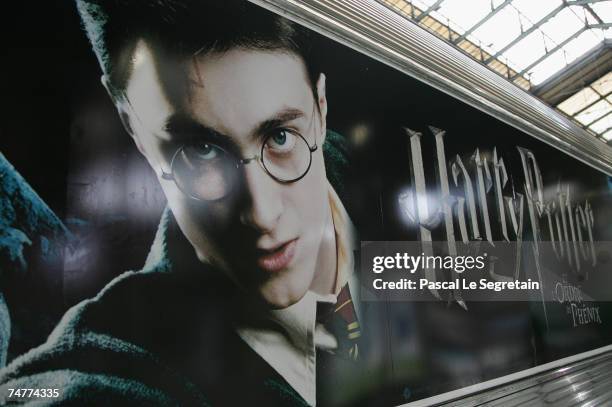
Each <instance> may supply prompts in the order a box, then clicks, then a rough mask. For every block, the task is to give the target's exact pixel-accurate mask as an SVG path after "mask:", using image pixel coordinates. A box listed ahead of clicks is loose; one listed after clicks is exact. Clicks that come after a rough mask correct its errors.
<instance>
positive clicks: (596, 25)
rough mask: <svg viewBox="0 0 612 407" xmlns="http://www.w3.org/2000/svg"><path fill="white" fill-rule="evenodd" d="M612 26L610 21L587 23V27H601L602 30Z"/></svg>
mask: <svg viewBox="0 0 612 407" xmlns="http://www.w3.org/2000/svg"><path fill="white" fill-rule="evenodd" d="M611 27H612V23H601V24H589V26H588V28H601V29H602V30H605V29H608V28H611Z"/></svg>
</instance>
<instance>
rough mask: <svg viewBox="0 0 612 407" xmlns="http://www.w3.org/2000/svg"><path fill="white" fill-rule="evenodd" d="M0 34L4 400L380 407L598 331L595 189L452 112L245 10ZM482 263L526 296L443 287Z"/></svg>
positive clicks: (33, 14)
mask: <svg viewBox="0 0 612 407" xmlns="http://www.w3.org/2000/svg"><path fill="white" fill-rule="evenodd" d="M77 5H78V8H77ZM23 21H28V24H22V22H23ZM2 41H3V45H4V46H3V53H4V58H3V64H2V76H1V79H0V87H1V89H2V93H3V95H4V97H3V99H2V113H1V114H2V121H1V122H0V137H1V138H0V140H1V141H0V153H2V156H0V192H1V195H0V277H1V291H0V294H1V297H0V300H1V301H0V335H1V337H0V339H1V345H2V349H1V350H2V354H0V362H1V363H2V367H4V369H2V370H1V371H0V380H1V387H0V397H1V398H2V400H3V401H2V402H3V403H4V402H7V401H12V402H31V401H34V400H37V401H41V400H42V401H43V402H44V403H48V404H49V405H54V404H53V403H56V404H57V405H62V403H64V404H65V403H69V402H72V403H76V404H81V405H82V404H88V403H93V404H95V403H100V402H102V401H106V402H111V403H112V402H114V403H115V404H116V405H122V403H123V404H125V403H129V404H131V405H140V404H142V405H151V404H153V405H176V404H179V405H208V404H212V405H244V403H246V402H249V403H255V404H262V403H264V404H267V405H309V404H310V405H313V404H317V405H377V406H378V405H389V406H393V405H399V404H402V403H407V402H411V401H415V400H419V399H423V398H426V397H430V396H434V395H438V394H441V393H444V392H447V391H451V390H455V389H459V388H462V387H465V386H468V385H472V384H477V383H481V382H483V381H486V380H490V379H493V378H498V377H502V376H504V375H507V374H510V373H515V372H518V371H521V370H524V369H528V368H531V367H534V366H537V365H541V364H544V363H547V362H551V361H554V360H557V359H559V358H562V357H566V356H570V355H574V354H577V353H580V352H584V351H587V350H592V349H596V348H598V347H601V346H605V345H608V344H610V342H611V339H612V337H611V336H612V335H611V330H610V326H611V325H610V324H611V321H610V318H612V315H611V309H610V306H609V301H610V298H608V296H609V295H611V293H612V290H609V289H608V290H606V287H610V284H611V281H610V272H611V271H612V270H611V268H612V266H611V265H612V259H611V258H610V255H611V253H610V247H611V246H610V241H612V228H611V219H612V213H611V209H610V208H611V207H612V206H611V205H610V203H611V202H612V189H611V184H610V178H609V176H608V175H606V174H604V173H601V172H599V171H597V170H595V169H593V168H591V167H588V166H586V165H584V164H582V163H581V162H579V161H577V160H575V159H573V158H572V157H570V156H568V155H566V154H564V153H561V152H559V151H558V150H556V149H555V148H554V147H553V146H549V145H545V144H544V143H542V142H540V141H538V140H536V139H534V138H533V137H531V136H530V135H527V134H524V133H522V132H520V131H518V130H516V129H514V128H512V127H511V126H508V125H506V124H504V123H502V122H500V121H498V120H496V119H495V118H492V117H490V116H488V115H486V114H484V113H482V112H480V111H479V110H478V109H476V108H473V107H470V106H468V105H466V104H465V103H463V102H461V101H460V100H457V99H454V98H452V97H450V96H448V95H446V94H444V93H442V92H440V91H437V90H435V89H433V88H431V87H429V86H427V85H425V84H423V83H420V82H419V81H417V80H414V79H412V78H410V77H408V76H406V75H404V74H401V73H399V72H397V71H395V70H393V69H391V68H389V67H387V66H385V65H383V64H381V63H379V62H377V61H374V60H372V59H370V58H369V57H367V56H364V55H362V54H360V53H358V52H357V51H354V50H351V49H348V48H347V47H345V46H343V45H340V44H338V43H335V42H333V41H332V40H329V39H327V38H325V37H322V36H320V35H317V34H315V33H312V32H309V31H307V30H306V29H303V28H301V27H299V26H298V25H296V24H294V23H291V22H289V21H288V20H285V19H283V18H282V17H279V16H276V15H274V14H272V13H270V12H268V11H266V10H263V9H261V8H259V7H258V6H255V5H251V4H250V3H246V2H235V1H231V2H225V1H224V2H206V3H205V2H181V3H178V2H174V1H159V2H140V1H137V2H129V3H127V2H123V1H109V2H106V1H83V2H80V1H79V2H77V3H76V4H75V3H73V2H65V3H59V2H57V3H55V4H52V3H51V2H49V4H44V5H42V4H41V5H37V6H36V7H34V9H33V10H32V9H28V8H26V7H25V6H19V7H17V9H16V11H15V15H14V18H11V21H9V22H8V24H7V25H4V26H3V35H2ZM92 44H93V46H92ZM368 245H370V246H368ZM394 245H399V246H394ZM372 248H375V249H373V250H374V251H373V252H372V254H371V256H370V257H364V253H366V251H367V250H372ZM366 249H367V250H366ZM483 252H486V253H487V254H488V255H491V257H495V258H496V259H497V260H491V258H490V257H489V258H488V260H486V261H485V262H483V265H484V267H483V270H480V272H481V273H482V276H481V277H482V278H484V279H485V280H487V281H491V282H513V281H526V280H528V279H531V281H535V282H538V283H539V286H538V287H536V288H534V289H529V290H527V291H520V293H519V294H517V295H516V296H513V297H512V296H511V297H503V295H507V293H506V292H505V291H504V290H505V289H506V288H507V285H506V286H505V287H506V288H504V289H502V290H501V291H495V290H492V291H491V292H488V293H487V295H486V296H484V297H478V298H475V297H471V296H470V295H469V293H467V291H466V288H467V287H466V286H464V285H462V284H460V285H459V286H452V285H444V286H443V285H442V282H452V281H455V279H457V278H459V279H462V278H463V276H467V275H470V274H469V273H471V272H472V270H465V269H464V268H463V265H465V264H467V263H466V261H465V259H464V260H462V261H463V263H462V264H463V265H459V267H458V264H459V263H458V261H457V259H458V257H461V256H464V257H465V256H466V255H469V256H472V257H474V259H475V260H474V262H473V264H476V260H478V256H479V255H481V254H482V253H483ZM368 253H370V252H368ZM398 253H400V254H404V253H405V254H406V256H412V257H411V259H413V260H414V261H416V259H417V258H420V259H422V260H418V261H423V263H425V259H426V257H427V256H431V257H432V258H433V257H435V256H440V261H442V260H443V258H445V257H447V256H449V257H450V258H451V259H452V260H453V262H452V264H451V263H449V264H450V265H449V267H446V266H443V263H437V265H436V262H435V261H433V262H432V265H427V266H423V264H419V265H416V263H410V264H412V265H413V266H414V267H412V268H413V269H414V273H410V272H407V273H406V274H402V271H401V270H400V269H401V268H403V269H404V271H405V270H406V269H409V267H400V266H399V265H400V264H401V262H399V261H397V262H396V261H395V259H396V257H395V255H396V254H398ZM504 256H509V257H507V258H509V259H511V260H504V259H506V257H504ZM376 257H378V258H380V260H376V261H378V262H379V263H378V266H381V267H382V266H384V268H385V271H383V269H382V268H381V269H378V268H375V267H373V266H374V265H375V262H376V261H375V260H373V259H374V258H376ZM383 257H391V258H392V259H391V260H390V261H389V262H388V263H385V260H384V258H383ZM402 259H403V257H402ZM413 260H411V261H413ZM481 260H483V261H484V259H481ZM368 261H373V262H374V263H373V264H369V263H368ZM485 263H486V264H485ZM404 264H408V263H404ZM470 264H472V263H470ZM396 266H397V267H396ZM493 266H494V267H495V268H494V269H493ZM387 269H394V271H389V270H387ZM128 270H133V271H132V272H128V273H127V274H125V272H126V271H128ZM472 275H473V276H475V274H472ZM405 276H406V279H415V281H416V282H418V281H419V279H426V280H427V281H428V282H436V283H439V284H438V285H428V284H424V285H423V286H422V287H417V288H416V289H414V290H412V291H410V290H403V289H402V290H399V289H395V288H390V287H389V286H388V285H387V286H386V288H382V289H379V288H377V286H375V285H374V284H375V283H374V282H373V281H374V280H375V279H377V278H379V279H381V281H382V280H385V281H387V279H388V280H389V281H390V280H393V279H401V278H404V277H405ZM475 281H477V282H478V281H479V279H476V280H475ZM376 284H378V285H379V286H381V284H382V282H379V283H376ZM468 286H469V285H468ZM532 288H533V287H532ZM500 298H501V299H502V300H500ZM31 349H35V350H34V351H32V352H29V353H27V354H25V353H26V352H28V351H30V350H31ZM24 354H25V355H24ZM24 389H25V390H26V391H25V392H24V391H23V390H24ZM28 389H31V391H30V390H28Z"/></svg>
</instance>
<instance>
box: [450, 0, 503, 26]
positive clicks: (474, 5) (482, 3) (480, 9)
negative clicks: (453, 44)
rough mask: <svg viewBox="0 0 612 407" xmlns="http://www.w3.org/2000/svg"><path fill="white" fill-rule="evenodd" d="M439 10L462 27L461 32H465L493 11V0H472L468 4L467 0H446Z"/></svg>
mask: <svg viewBox="0 0 612 407" xmlns="http://www.w3.org/2000/svg"><path fill="white" fill-rule="evenodd" d="M438 12H439V13H440V14H442V15H444V16H446V17H448V18H449V19H450V20H451V21H452V22H453V23H455V24H457V25H458V26H459V27H461V28H462V30H461V32H464V31H467V30H468V29H470V28H471V27H473V26H474V24H476V23H478V22H479V21H480V20H482V19H483V18H484V17H485V16H486V15H487V14H489V13H490V12H491V2H490V1H489V0H470V2H469V4H466V2H465V0H445V1H443V2H442V4H441V5H440V8H439V9H438Z"/></svg>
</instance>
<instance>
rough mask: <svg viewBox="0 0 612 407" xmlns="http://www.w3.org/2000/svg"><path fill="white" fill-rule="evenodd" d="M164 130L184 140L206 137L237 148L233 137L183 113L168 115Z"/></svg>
mask: <svg viewBox="0 0 612 407" xmlns="http://www.w3.org/2000/svg"><path fill="white" fill-rule="evenodd" d="M163 130H164V131H166V132H168V133H170V134H172V135H173V136H175V137H177V138H179V139H180V140H181V141H183V142H192V141H195V140H197V139H204V140H206V141H210V142H211V143H215V144H219V145H225V146H231V147H233V148H237V145H236V143H235V142H234V141H233V140H232V138H231V137H229V136H227V135H225V134H223V133H220V132H218V131H217V130H215V129H213V128H212V127H208V126H205V125H203V124H202V123H199V122H197V121H195V120H193V119H192V118H191V117H189V116H187V115H185V114H182V113H175V114H172V115H171V116H170V117H168V119H166V122H165V124H164V126H163Z"/></svg>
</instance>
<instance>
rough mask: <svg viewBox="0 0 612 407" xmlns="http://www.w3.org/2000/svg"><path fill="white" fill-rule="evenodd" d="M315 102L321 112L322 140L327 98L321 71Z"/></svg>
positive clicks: (323, 76)
mask: <svg viewBox="0 0 612 407" xmlns="http://www.w3.org/2000/svg"><path fill="white" fill-rule="evenodd" d="M317 104H318V105H319V112H320V113H321V133H322V136H323V141H325V134H326V133H327V98H326V97H325V74H324V73H321V74H320V75H319V79H318V80H317Z"/></svg>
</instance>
